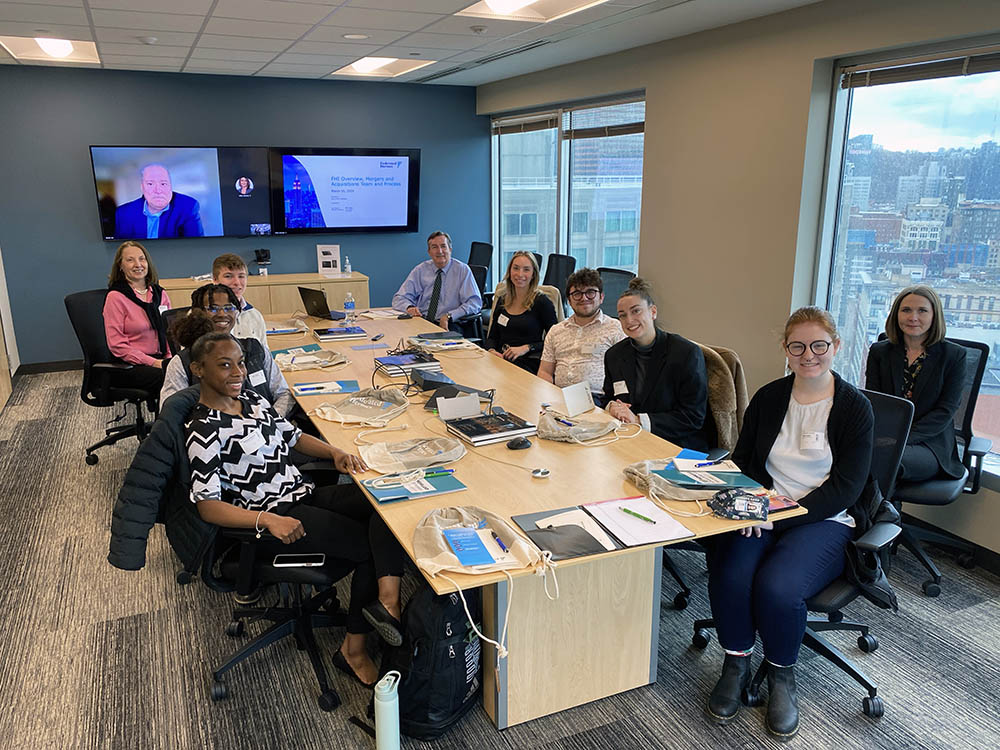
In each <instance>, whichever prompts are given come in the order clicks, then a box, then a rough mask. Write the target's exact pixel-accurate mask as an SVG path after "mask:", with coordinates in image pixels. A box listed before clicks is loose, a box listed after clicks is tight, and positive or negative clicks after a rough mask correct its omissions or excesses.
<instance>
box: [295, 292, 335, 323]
mask: <svg viewBox="0 0 1000 750" xmlns="http://www.w3.org/2000/svg"><path fill="white" fill-rule="evenodd" d="M299 296H300V297H301V298H302V304H303V305H304V306H305V308H306V313H308V314H309V315H311V316H312V317H314V318H322V319H323V320H343V319H344V317H345V316H344V313H342V312H340V311H339V310H331V309H330V305H329V303H327V301H326V292H324V291H323V290H322V289H309V288H307V287H304V286H300V287H299Z"/></svg>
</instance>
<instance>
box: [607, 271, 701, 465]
mask: <svg viewBox="0 0 1000 750" xmlns="http://www.w3.org/2000/svg"><path fill="white" fill-rule="evenodd" d="M618 319H619V320H620V321H621V324H622V329H623V330H624V331H625V335H626V336H628V338H627V339H625V340H623V341H619V342H618V343H617V344H615V345H614V346H612V347H611V348H610V349H608V351H607V352H606V353H605V354H604V398H605V400H606V401H607V404H608V405H607V407H606V411H607V412H608V414H610V415H611V416H612V417H614V418H615V419H618V420H620V421H621V422H624V423H626V424H639V425H641V426H642V428H643V429H644V430H649V431H650V432H652V433H653V434H654V435H659V436H660V437H661V438H663V439H665V440H669V441H670V442H672V443H675V444H676V445H679V446H681V447H682V448H691V449H693V450H700V451H707V450H710V449H711V448H714V447H715V440H716V437H715V423H714V422H713V420H712V417H711V414H710V413H709V411H708V405H707V401H708V379H707V377H706V374H705V357H704V356H703V355H702V353H701V349H700V348H698V345H697V344H695V343H692V342H691V341H688V340H687V339H685V338H684V337H682V336H678V335H677V334H675V333H667V332H666V331H661V330H660V329H658V328H657V327H656V323H655V321H656V304H655V303H654V302H653V298H652V295H651V294H650V287H649V284H647V283H646V282H645V281H643V280H642V279H641V278H635V279H632V281H630V282H629V285H628V289H626V290H625V292H624V293H623V294H622V296H621V297H619V299H618Z"/></svg>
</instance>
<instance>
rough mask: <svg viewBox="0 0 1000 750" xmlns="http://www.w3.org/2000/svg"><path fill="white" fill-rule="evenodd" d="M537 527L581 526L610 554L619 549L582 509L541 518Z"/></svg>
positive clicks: (536, 523)
mask: <svg viewBox="0 0 1000 750" xmlns="http://www.w3.org/2000/svg"><path fill="white" fill-rule="evenodd" d="M535 526H537V527H538V528H539V529H550V528H552V527H554V526H579V527H580V528H581V529H583V530H584V531H586V532H587V533H588V534H590V535H591V536H592V537H594V539H596V540H597V541H598V542H599V543H600V545H601V546H602V547H604V549H606V550H608V551H609V552H611V551H613V550H616V549H618V547H617V545H616V544H615V543H614V542H613V541H611V538H610V537H609V536H608V535H607V533H606V532H605V531H604V529H602V528H601V525H600V524H599V523H597V521H595V520H594V519H593V518H591V517H590V516H589V515H588V514H587V513H586V511H584V510H582V509H581V508H574V509H573V510H568V511H566V512H565V513H557V514H556V515H554V516H546V517H545V518H539V519H538V520H537V521H535Z"/></svg>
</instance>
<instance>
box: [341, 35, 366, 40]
mask: <svg viewBox="0 0 1000 750" xmlns="http://www.w3.org/2000/svg"><path fill="white" fill-rule="evenodd" d="M367 38H368V35H367V34H344V39H367Z"/></svg>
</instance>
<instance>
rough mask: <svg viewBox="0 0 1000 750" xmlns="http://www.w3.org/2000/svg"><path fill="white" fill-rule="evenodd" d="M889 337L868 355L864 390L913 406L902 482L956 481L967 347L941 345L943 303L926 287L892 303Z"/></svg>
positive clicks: (916, 288)
mask: <svg viewBox="0 0 1000 750" xmlns="http://www.w3.org/2000/svg"><path fill="white" fill-rule="evenodd" d="M885 334H886V336H887V337H888V338H886V340H884V341H878V342H876V343H874V344H872V347H871V349H869V350H868V365H867V367H866V369H865V387H866V388H868V389H869V390H872V391H879V392H881V393H888V394H890V395H893V396H900V397H902V398H905V399H908V400H910V401H912V402H913V424H912V425H910V435H909V437H908V438H907V440H906V448H905V449H904V450H903V460H902V462H901V463H900V473H899V476H900V478H901V479H906V480H908V481H913V482H918V481H921V480H924V479H930V478H931V477H936V476H945V477H950V478H952V479H957V478H958V477H960V476H962V472H963V471H964V468H963V466H962V462H961V461H960V460H959V458H958V446H957V445H956V443H955V413H956V412H957V411H958V407H959V406H960V405H961V403H962V387H963V385H964V383H965V348H964V347H963V346H961V345H959V344H955V343H952V342H951V341H945V338H944V337H945V321H944V310H943V308H942V305H941V299H940V298H939V297H938V295H937V293H936V292H935V291H934V290H933V289H931V288H930V287H929V286H924V285H923V284H918V285H916V286H909V287H907V288H906V289H904V290H903V291H901V292H900V293H899V295H898V296H897V297H896V299H895V301H894V302H893V303H892V309H891V310H890V311H889V317H888V318H886V321H885Z"/></svg>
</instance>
